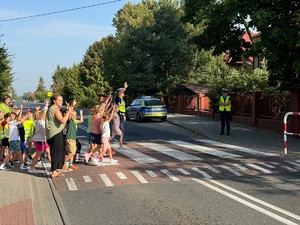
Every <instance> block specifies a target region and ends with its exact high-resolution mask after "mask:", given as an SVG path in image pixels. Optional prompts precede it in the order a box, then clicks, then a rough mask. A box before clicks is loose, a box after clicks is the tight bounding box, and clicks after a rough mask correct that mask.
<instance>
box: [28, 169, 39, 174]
mask: <svg viewBox="0 0 300 225" xmlns="http://www.w3.org/2000/svg"><path fill="white" fill-rule="evenodd" d="M28 172H29V173H40V172H39V171H37V170H36V169H31V168H29V169H28Z"/></svg>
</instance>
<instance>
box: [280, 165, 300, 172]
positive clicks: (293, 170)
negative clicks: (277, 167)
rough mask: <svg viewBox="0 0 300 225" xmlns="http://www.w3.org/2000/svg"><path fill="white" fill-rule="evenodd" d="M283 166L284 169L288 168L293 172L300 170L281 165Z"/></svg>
mask: <svg viewBox="0 0 300 225" xmlns="http://www.w3.org/2000/svg"><path fill="white" fill-rule="evenodd" d="M281 167H282V168H284V169H287V170H288V171H290V172H293V173H295V172H298V170H296V169H294V168H291V167H289V166H285V165H281Z"/></svg>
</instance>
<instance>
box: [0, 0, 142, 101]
mask: <svg viewBox="0 0 300 225" xmlns="http://www.w3.org/2000/svg"><path fill="white" fill-rule="evenodd" d="M127 2H131V3H133V4H136V3H140V2H141V0H129V1H128V0H98V1H97V0H84V1H82V0H51V1H49V0H47V1H46V0H39V1H37V0H26V1H24V0H9V1H0V35H3V36H2V37H0V41H1V44H5V47H6V48H7V50H8V52H9V53H10V54H12V55H14V58H13V63H12V72H13V76H14V82H13V88H14V89H15V91H16V94H17V95H18V96H22V95H23V94H24V93H26V92H34V91H35V90H36V88H37V86H38V81H39V78H40V77H43V79H44V81H45V86H46V89H47V90H50V86H51V84H52V75H53V73H54V71H55V70H56V68H57V66H58V65H59V66H60V67H68V68H70V67H72V66H73V65H74V64H76V63H79V62H81V61H82V58H83V56H84V54H85V52H86V50H87V49H88V47H89V46H90V45H92V44H93V43H94V42H95V41H99V40H101V39H102V38H103V37H105V36H108V35H110V34H115V28H114V27H113V26H112V20H113V18H114V16H115V14H116V13H117V11H118V10H120V9H122V8H123V6H124V5H125V4H126V3H127ZM98 4H100V5H98ZM91 5H98V6H94V7H89V8H84V9H80V10H73V11H68V12H63V13H54V14H50V15H45V16H38V17H32V18H26V19H18V20H10V21H2V22H1V20H8V19H13V18H20V17H30V16H34V15H39V14H48V13H53V12H58V11H64V10H69V9H75V8H82V7H86V6H91Z"/></svg>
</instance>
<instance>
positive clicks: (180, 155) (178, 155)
mask: <svg viewBox="0 0 300 225" xmlns="http://www.w3.org/2000/svg"><path fill="white" fill-rule="evenodd" d="M138 144H139V145H142V146H144V147H147V148H151V149H152V150H155V151H157V152H160V153H163V154H166V155H168V156H171V157H173V158H175V159H178V160H181V161H190V160H191V161H192V160H202V159H201V158H199V157H197V156H194V155H191V154H187V153H185V152H182V151H178V150H176V149H172V148H168V147H166V146H163V145H160V144H156V143H149V142H146V143H145V142H140V143H138Z"/></svg>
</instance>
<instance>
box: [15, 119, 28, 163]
mask: <svg viewBox="0 0 300 225" xmlns="http://www.w3.org/2000/svg"><path fill="white" fill-rule="evenodd" d="M25 119H26V116H24V115H22V116H21V118H20V120H19V121H18V122H19V123H18V125H17V127H18V131H19V136H20V149H21V154H22V159H23V162H25V154H26V145H25V129H24V125H23V123H24V121H25ZM24 164H26V163H24ZM26 166H27V164H26Z"/></svg>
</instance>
